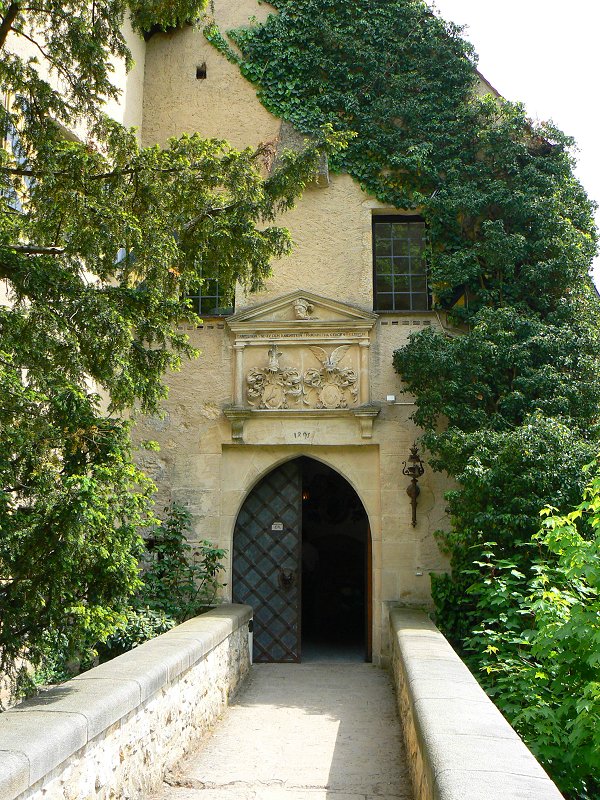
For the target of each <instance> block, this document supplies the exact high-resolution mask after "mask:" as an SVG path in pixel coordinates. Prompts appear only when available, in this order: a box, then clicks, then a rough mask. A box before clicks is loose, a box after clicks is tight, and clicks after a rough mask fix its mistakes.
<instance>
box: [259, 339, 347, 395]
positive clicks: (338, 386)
mask: <svg viewBox="0 0 600 800" xmlns="http://www.w3.org/2000/svg"><path fill="white" fill-rule="evenodd" d="M308 349H309V350H310V352H311V353H312V354H313V356H314V357H315V359H316V360H317V361H318V362H319V363H320V364H321V366H320V367H310V368H308V369H306V370H304V371H303V372H302V371H301V370H300V369H298V368H296V367H290V366H286V365H282V364H281V358H282V356H283V355H284V354H283V352H282V351H281V350H279V348H278V347H277V344H275V343H274V344H273V345H271V347H270V348H269V351H268V354H267V364H266V366H264V367H254V368H252V369H251V370H250V371H249V372H248V373H247V376H246V396H247V400H248V405H250V406H252V407H253V408H257V409H289V408H313V409H338V408H341V409H344V408H349V407H351V406H355V405H357V402H358V375H357V373H356V370H354V369H353V368H352V367H350V366H343V365H341V364H340V362H342V361H343V360H344V357H345V356H346V354H347V352H348V350H349V349H350V345H340V346H339V347H336V348H335V349H334V350H332V351H331V352H329V353H328V352H327V351H326V350H325V349H324V348H323V347H317V346H314V345H313V346H311V347H309V348H308Z"/></svg>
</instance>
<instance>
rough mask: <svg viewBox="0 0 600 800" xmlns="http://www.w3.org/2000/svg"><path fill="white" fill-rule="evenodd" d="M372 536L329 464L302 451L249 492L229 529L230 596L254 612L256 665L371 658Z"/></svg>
mask: <svg viewBox="0 0 600 800" xmlns="http://www.w3.org/2000/svg"><path fill="white" fill-rule="evenodd" d="M370 545H371V535H370V531H369V524H368V518H367V514H366V511H365V509H364V506H363V504H362V502H361V501H360V498H359V497H358V495H357V494H356V492H355V491H354V489H353V488H352V486H351V485H350V484H349V483H348V481H347V480H345V478H343V477H342V476H341V475H340V474H339V473H337V472H335V470H333V469H331V468H330V467H328V466H326V465H325V464H322V463H320V462H319V461H315V460H314V459H312V458H308V457H300V458H296V459H293V460H292V461H286V462H285V463H284V464H281V465H280V466H278V467H276V468H275V469H273V470H272V471H271V472H269V473H267V475H265V476H264V477H263V478H262V479H261V480H260V481H259V482H258V483H257V484H256V486H255V487H254V488H253V489H252V490H251V491H250V492H249V494H248V496H247V497H246V499H245V500H244V503H243V504H242V507H241V509H240V511H239V514H238V517H237V520H236V525H235V530H234V534H233V569H232V584H233V587H232V588H233V591H232V596H233V601H234V602H235V603H247V604H248V605H250V606H252V608H253V610H254V659H255V661H260V662H272V661H281V662H297V661H300V660H302V661H307V660H366V661H370V660H371V627H372V626H371V595H372V591H371V547H370Z"/></svg>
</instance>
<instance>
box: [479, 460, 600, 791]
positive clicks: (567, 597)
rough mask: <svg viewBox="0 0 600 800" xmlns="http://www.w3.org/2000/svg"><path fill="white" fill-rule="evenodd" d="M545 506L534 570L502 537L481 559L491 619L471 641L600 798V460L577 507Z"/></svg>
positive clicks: (510, 703) (548, 753) (560, 762)
mask: <svg viewBox="0 0 600 800" xmlns="http://www.w3.org/2000/svg"><path fill="white" fill-rule="evenodd" d="M543 516H544V517H545V519H544V522H543V526H542V529H541V530H540V531H539V532H538V533H536V534H535V535H534V536H533V538H532V539H531V541H530V542H528V543H523V545H522V548H523V549H526V550H528V551H529V552H528V561H529V563H530V564H531V566H532V569H531V571H530V572H529V574H528V575H526V574H525V573H523V572H522V571H521V570H520V569H519V568H518V564H517V560H516V559H511V558H499V557H498V555H497V553H496V552H495V549H496V548H495V545H493V544H490V545H488V547H487V550H486V552H485V553H484V557H483V559H482V560H481V561H480V562H479V563H478V564H477V565H476V566H477V567H478V569H477V571H476V572H475V571H474V574H475V575H476V579H477V586H478V589H477V598H478V605H479V606H480V608H481V612H482V615H483V616H484V619H483V621H482V623H481V625H480V626H479V628H477V629H476V630H475V631H474V632H473V633H472V634H471V636H470V637H469V638H468V639H467V642H466V645H467V647H468V648H470V649H472V650H473V652H476V653H477V657H478V659H479V661H480V663H481V669H482V670H483V673H484V674H485V675H488V676H490V677H491V678H492V680H491V681H489V684H490V687H491V692H492V696H493V697H494V699H495V700H496V702H497V703H499V704H500V705H501V706H502V708H503V709H505V710H506V711H507V712H508V713H509V714H510V716H511V719H512V721H513V724H514V725H515V727H516V728H517V730H518V731H519V732H520V733H521V734H522V735H523V737H524V738H525V739H526V740H527V741H528V742H529V743H530V745H531V747H532V749H533V750H534V752H535V753H536V755H537V756H538V757H539V758H540V759H541V760H542V761H543V762H544V763H546V764H547V765H548V767H549V768H550V769H551V771H552V773H553V775H554V777H555V779H556V780H557V782H558V783H559V785H560V786H561V788H562V789H563V790H564V791H565V792H566V793H567V794H568V796H569V797H576V798H581V799H582V800H583V799H584V798H585V799H586V800H587V798H589V799H590V800H593V799H594V798H597V797H598V796H600V783H599V781H598V763H599V759H600V472H599V471H598V467H597V465H596V467H595V469H594V471H593V473H592V475H591V477H590V478H589V482H588V484H587V486H586V488H585V490H584V496H583V501H582V502H580V503H579V505H578V506H577V507H576V508H575V509H574V510H572V511H569V512H568V513H567V514H564V515H557V514H556V513H555V509H550V508H546V509H545V510H544V512H543ZM519 560H521V561H522V559H519ZM480 572H483V575H484V577H483V580H481V578H480ZM490 611H493V614H491V615H490Z"/></svg>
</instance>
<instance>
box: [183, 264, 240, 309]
mask: <svg viewBox="0 0 600 800" xmlns="http://www.w3.org/2000/svg"><path fill="white" fill-rule="evenodd" d="M210 284H213V285H214V286H215V287H216V294H214V293H210V294H204V293H203V289H205V288H208V287H209V286H210ZM185 297H186V300H190V301H191V302H192V311H193V312H194V313H195V314H197V315H198V316H199V317H200V318H201V319H217V318H221V317H231V316H232V315H233V314H235V295H234V296H233V297H232V298H231V303H230V304H229V305H228V306H221V305H219V301H221V300H224V296H223V295H222V294H220V293H219V276H218V275H217V276H216V277H214V278H207V279H206V281H205V284H204V285H201V286H199V287H198V288H197V289H196V291H195V292H193V293H188V294H186V295H185ZM203 299H205V300H209V299H214V300H215V301H216V303H215V307H216V308H217V309H218V310H219V311H220V310H221V309H224V310H223V311H221V313H215V312H214V311H213V312H209V313H202V300H203ZM230 309H231V310H230Z"/></svg>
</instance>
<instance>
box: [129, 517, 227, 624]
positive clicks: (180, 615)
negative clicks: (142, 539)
mask: <svg viewBox="0 0 600 800" xmlns="http://www.w3.org/2000/svg"><path fill="white" fill-rule="evenodd" d="M165 511H166V516H165V520H164V522H162V523H161V524H160V525H159V526H156V527H154V528H153V529H152V531H151V533H150V536H149V537H148V538H147V539H146V549H147V552H148V555H147V557H146V559H145V561H146V567H145V569H144V572H143V586H142V589H141V591H140V592H138V595H137V598H136V604H137V605H138V606H139V607H147V608H150V609H152V610H154V611H163V612H164V613H165V614H167V615H168V616H171V617H173V618H174V619H175V620H176V621H177V622H184V621H185V620H186V619H190V618H191V617H193V616H195V615H196V614H198V613H199V612H200V611H201V609H202V608H205V607H206V606H209V605H211V604H212V603H214V601H215V599H216V597H217V592H218V590H219V588H221V586H222V584H221V583H220V581H219V576H220V574H221V573H222V570H223V558H224V557H225V552H226V551H225V550H223V549H221V548H219V547H215V546H214V545H212V544H211V543H210V542H207V541H202V542H200V544H199V545H198V546H197V547H196V548H192V546H191V545H190V544H188V539H189V538H190V536H191V516H190V513H189V511H188V510H187V509H186V508H184V507H183V506H179V505H177V504H176V503H174V504H173V505H171V506H169V507H168V508H167V509H165Z"/></svg>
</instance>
